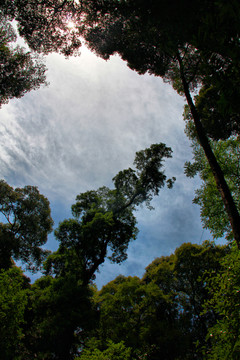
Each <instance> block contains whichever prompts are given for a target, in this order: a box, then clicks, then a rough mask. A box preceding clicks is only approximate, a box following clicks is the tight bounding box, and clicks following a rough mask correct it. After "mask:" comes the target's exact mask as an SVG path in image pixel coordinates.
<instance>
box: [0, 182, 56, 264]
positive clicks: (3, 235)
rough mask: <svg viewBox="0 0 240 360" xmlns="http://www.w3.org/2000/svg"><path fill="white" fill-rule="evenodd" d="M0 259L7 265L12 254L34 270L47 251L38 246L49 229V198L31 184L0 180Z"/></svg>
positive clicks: (50, 225)
mask: <svg viewBox="0 0 240 360" xmlns="http://www.w3.org/2000/svg"><path fill="white" fill-rule="evenodd" d="M0 212H1V214H2V220H3V221H4V222H2V223H0V243H1V247H0V255H1V256H0V262H1V267H2V268H7V267H9V264H10V262H11V257H13V258H14V259H16V260H22V261H23V262H26V263H27V266H28V267H29V268H30V269H32V270H34V269H35V265H36V267H37V268H38V267H39V266H40V265H41V262H42V260H43V259H44V257H45V256H46V254H48V251H46V250H43V249H41V246H42V245H44V244H45V243H46V241H47V235H48V233H49V232H51V230H52V225H53V221H52V218H51V215H50V208H49V202H48V200H47V199H46V198H45V197H44V196H43V195H41V194H40V193H39V191H38V189H37V188H36V187H33V186H26V187H24V188H16V189H15V190H14V189H13V188H12V187H11V186H9V185H8V184H7V183H6V182H5V181H3V180H1V181H0Z"/></svg>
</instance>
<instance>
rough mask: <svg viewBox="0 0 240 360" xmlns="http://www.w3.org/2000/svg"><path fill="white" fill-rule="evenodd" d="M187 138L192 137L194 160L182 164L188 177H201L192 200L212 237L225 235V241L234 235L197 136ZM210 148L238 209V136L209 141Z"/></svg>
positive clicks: (239, 176)
mask: <svg viewBox="0 0 240 360" xmlns="http://www.w3.org/2000/svg"><path fill="white" fill-rule="evenodd" d="M190 132H191V131H190ZM188 133H189V132H188ZM190 138H191V139H192V147H193V154H194V161H193V162H192V163H191V162H187V163H186V164H185V172H186V174H187V176H190V177H192V176H195V175H196V174H197V173H198V174H199V175H200V178H201V179H202V185H201V187H200V188H199V189H197V190H196V191H195V194H196V196H195V198H194V200H193V201H194V203H195V204H198V205H200V207H201V218H202V222H203V224H204V227H205V228H208V229H209V230H210V231H211V233H212V235H213V237H214V238H221V237H223V236H224V235H225V236H226V238H227V239H228V240H231V239H232V238H233V233H232V229H231V224H230V223H229V219H228V216H227V214H226V211H225V209H224V205H223V203H222V200H221V197H220V194H219V192H218V190H217V188H216V184H215V182H214V178H213V175H212V172H211V169H210V168H209V165H208V164H207V162H206V159H205V157H204V154H203V152H202V150H201V148H200V147H199V144H198V143H197V141H196V139H194V137H193V136H192V135H191V134H190ZM212 147H213V148H214V152H215V154H216V157H217V159H218V162H219V163H220V164H221V167H222V170H223V172H224V175H225V178H226V180H227V182H228V186H229V188H230V190H231V193H232V194H233V197H234V200H235V203H236V204H237V207H238V209H239V195H240V194H239V180H240V174H239V161H240V156H239V155H240V154H239V138H236V137H235V138H234V137H231V138H230V139H228V140H225V141H224V140H221V141H220V140H219V141H217V142H216V141H215V142H212Z"/></svg>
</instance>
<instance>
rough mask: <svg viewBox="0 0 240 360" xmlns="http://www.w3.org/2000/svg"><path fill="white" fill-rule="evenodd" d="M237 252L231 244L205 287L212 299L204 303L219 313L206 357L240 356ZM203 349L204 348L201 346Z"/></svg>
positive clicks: (239, 281) (206, 306)
mask: <svg viewBox="0 0 240 360" xmlns="http://www.w3.org/2000/svg"><path fill="white" fill-rule="evenodd" d="M239 260H240V254H239V250H238V249H237V247H236V245H235V244H234V245H233V247H232V249H231V252H230V253H229V254H227V255H226V257H224V258H223V259H222V261H221V264H222V269H221V271H219V272H217V273H215V274H211V273H210V274H209V278H208V289H209V291H210V294H211V299H210V300H209V301H208V302H206V304H205V305H204V308H205V312H207V311H209V308H211V309H214V311H215V312H216V313H217V314H218V321H217V322H216V324H215V325H214V326H212V327H210V328H209V330H208V337H207V339H208V342H209V344H210V345H209V350H208V352H207V353H206V359H212V360H213V359H224V360H228V359H229V360H230V359H231V360H237V359H239V354H240V348H239V342H240V337H239V321H240V318H239V306H240V297H239V296H240V295H239V294H240V277H239V271H240V269H239V264H240V261H239ZM203 352H206V349H205V348H204V347H203Z"/></svg>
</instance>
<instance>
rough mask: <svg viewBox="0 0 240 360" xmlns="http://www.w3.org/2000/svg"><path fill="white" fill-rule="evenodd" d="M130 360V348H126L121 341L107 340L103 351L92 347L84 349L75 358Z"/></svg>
mask: <svg viewBox="0 0 240 360" xmlns="http://www.w3.org/2000/svg"><path fill="white" fill-rule="evenodd" d="M109 359H111V360H131V359H132V357H131V349H130V348H127V347H126V346H125V345H124V343H123V342H122V341H121V342H119V343H116V344H115V343H113V342H112V341H108V343H107V348H106V349H105V350H103V351H101V350H99V349H97V348H92V349H84V350H83V352H82V354H81V356H80V357H79V358H76V359H75V360H109Z"/></svg>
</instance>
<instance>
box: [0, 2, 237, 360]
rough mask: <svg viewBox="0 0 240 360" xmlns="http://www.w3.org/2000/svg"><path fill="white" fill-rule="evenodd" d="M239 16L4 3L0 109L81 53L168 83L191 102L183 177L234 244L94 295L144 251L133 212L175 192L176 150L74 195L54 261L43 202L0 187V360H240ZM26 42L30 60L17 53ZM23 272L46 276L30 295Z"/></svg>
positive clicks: (119, 5) (146, 5)
mask: <svg viewBox="0 0 240 360" xmlns="http://www.w3.org/2000/svg"><path fill="white" fill-rule="evenodd" d="M239 15H240V4H239V1H237V0H230V1H228V2H226V1H224V0H213V1H211V2H209V1H206V0H203V1H199V0H194V1H189V0H182V1H177V0H174V1H171V2H169V1H165V0H161V1H159V0H151V1H148V2H146V1H142V0H134V1H133V0H120V1H119V0H111V1H109V0H101V1H98V0H82V1H74V0H69V1H68V0H57V1H53V0H49V1H45V0H41V1H36V0H30V1H27V0H5V1H3V2H1V4H0V35H1V36H0V66H1V67H0V69H1V70H0V89H1V90H0V106H1V105H3V104H6V103H7V102H9V101H10V100H11V99H13V98H20V97H22V96H23V95H25V94H26V93H27V92H29V91H31V90H33V89H38V88H39V87H40V86H41V85H43V84H46V76H45V71H46V67H45V65H44V63H43V61H42V57H41V56H42V55H48V54H50V53H54V52H55V53H56V52H57V53H60V54H62V55H64V56H65V57H69V56H72V55H76V56H78V55H79V49H80V47H81V45H82V43H84V44H85V45H86V46H87V47H88V48H89V49H90V50H91V51H92V52H94V53H95V54H97V55H98V56H100V57H102V58H103V59H105V60H107V59H109V57H110V56H112V55H114V54H118V55H119V56H120V58H121V59H122V60H123V61H125V62H126V63H127V65H128V67H129V68H130V69H132V70H133V71H135V72H136V73H138V74H146V73H147V74H150V75H153V76H155V77H160V78H162V79H163V81H165V82H167V83H169V84H171V86H172V87H173V89H174V90H175V91H176V92H177V93H178V94H179V95H180V96H182V97H184V99H185V101H186V106H185V109H184V120H185V121H186V134H187V136H188V137H189V139H190V141H191V143H192V149H193V161H192V162H187V163H186V164H185V172H186V174H187V175H188V176H189V177H193V176H195V175H197V174H198V175H200V178H201V180H202V184H201V186H200V188H199V189H197V190H196V196H195V198H194V200H193V201H194V202H195V203H196V204H198V205H199V206H200V209H201V218H202V222H203V225H204V227H205V228H207V229H209V230H210V231H211V233H212V235H213V237H214V238H215V239H218V238H220V237H223V236H225V237H226V240H227V243H226V245H224V246H221V245H216V244H215V243H214V242H210V241H204V242H203V243H202V244H194V243H183V244H182V245H181V246H180V247H178V248H177V249H176V250H175V251H174V252H173V253H172V254H169V255H168V256H161V254H159V257H156V258H155V259H154V260H153V262H152V263H151V264H149V265H148V267H147V268H146V271H145V273H144V274H143V276H142V277H141V278H140V277H137V276H134V274H133V276H128V277H125V276H122V275H121V276H118V277H117V278H115V279H114V280H112V281H111V282H109V283H108V284H106V285H105V286H103V288H102V289H100V290H98V289H97V288H96V285H95V284H94V279H95V275H96V272H97V271H98V270H99V267H100V265H101V264H103V263H104V261H105V259H107V258H108V259H109V260H110V261H111V262H112V263H121V262H123V261H124V260H126V259H127V254H128V247H129V244H130V242H131V241H133V240H136V239H137V234H138V228H137V215H136V210H137V208H139V207H140V206H142V205H146V207H147V208H148V209H150V210H151V209H152V205H151V204H152V200H153V198H154V197H155V196H157V195H159V193H160V191H161V190H162V189H163V187H164V186H165V185H166V186H167V187H168V188H169V189H171V188H172V187H173V185H174V183H175V180H176V179H175V177H169V178H168V177H167V176H166V175H165V168H164V161H165V160H167V159H170V158H171V157H172V150H171V148H169V147H167V146H166V145H165V144H164V143H155V144H152V145H151V146H149V147H148V148H146V149H145V150H141V151H138V152H137V153H136V156H135V160H134V163H133V167H130V168H128V169H125V170H122V171H120V172H119V173H118V174H117V175H116V176H115V177H114V178H113V187H112V188H110V187H107V186H102V187H100V188H98V189H97V190H87V191H85V192H82V193H80V194H79V195H77V197H76V202H75V203H74V204H73V205H72V208H71V210H72V217H70V218H68V219H65V220H63V221H61V222H60V223H59V225H58V227H57V228H56V229H55V232H54V234H55V238H56V240H57V241H58V243H59V246H58V249H57V250H56V251H54V252H50V251H48V250H47V249H46V243H47V240H48V235H49V234H50V233H51V231H52V228H53V220H52V217H51V211H50V203H49V201H48V199H47V198H46V197H45V196H44V195H42V194H40V192H39V190H38V188H37V187H36V186H30V185H28V186H24V187H16V188H13V187H12V186H10V185H8V184H7V182H6V181H4V180H1V181H0V195H1V196H0V212H1V217H0V219H1V222H0V270H1V271H0V288H1V290H0V328H1V337H0V348H1V352H0V359H4V360H12V359H14V360H30V359H31V360H32V359H34V358H35V359H38V360H86V359H89V360H91V359H92V360H94V359H100V360H101V359H102V360H107V359H109V358H111V359H113V360H123V359H132V360H138V359H139V360H140V359H145V360H158V359H160V358H161V359H166V360H181V359H182V360H187V359H212V360H213V359H229V360H231V359H233V360H234V359H238V358H239V356H240V338H239V291H240V289H239V280H240V278H239V249H240V214H239V206H240V205H239V154H240V152H239V110H240V109H239V104H240V101H239V100H240V92H239V80H240V74H239V69H240V68H239V52H240V43H239V35H240V23H239ZM18 35H20V36H21V37H22V38H23V39H24V41H25V45H26V46H25V48H24V47H21V46H19V45H16V44H14V42H16V40H17V36H18ZM195 240H196V239H193V241H195ZM148 241H149V243H150V242H151V238H150V239H148ZM156 255H157V256H158V254H156ZM19 261H20V262H21V263H22V266H24V267H25V268H26V269H28V270H30V271H33V272H34V271H37V270H41V271H42V273H41V277H39V278H38V279H37V280H36V281H35V282H34V283H32V284H31V282H30V279H29V278H28V277H27V276H26V274H24V272H23V270H22V269H21V267H19Z"/></svg>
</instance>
